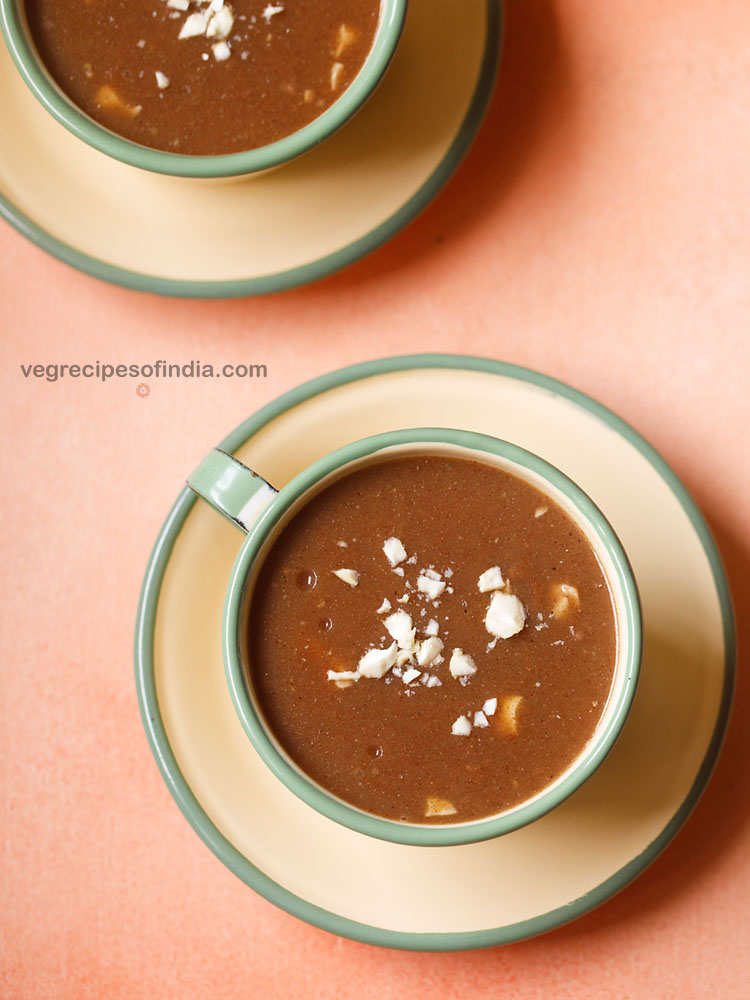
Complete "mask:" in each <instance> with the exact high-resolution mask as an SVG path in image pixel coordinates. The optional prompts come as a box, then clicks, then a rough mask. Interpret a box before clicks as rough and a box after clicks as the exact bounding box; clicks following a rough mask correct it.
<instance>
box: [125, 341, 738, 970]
mask: <svg viewBox="0 0 750 1000" xmlns="http://www.w3.org/2000/svg"><path fill="white" fill-rule="evenodd" d="M420 368H442V369H457V370H465V371H479V372H486V373H489V374H494V375H500V376H505V377H507V378H514V379H518V380H520V381H524V382H529V383H531V384H532V385H535V386H538V387H539V388H541V389H544V390H545V391H548V392H551V393H554V394H556V395H558V396H562V397H563V398H565V399H567V400H570V401H571V402H573V403H575V404H576V405H577V406H579V407H581V408H582V409H584V410H587V411H588V412H589V413H591V414H592V415H593V416H594V417H596V418H597V419H598V420H600V421H602V422H603V423H604V424H606V425H607V426H608V427H611V428H612V429H613V430H614V431H616V432H617V433H618V434H620V435H621V436H622V437H624V438H625V439H626V440H627V441H628V443H629V444H631V445H632V446H633V447H634V448H636V450H637V451H638V452H640V454H641V455H642V456H643V457H644V458H645V459H646V460H647V461H648V462H649V463H650V464H651V465H652V466H653V468H654V469H655V470H656V472H657V473H658V474H659V475H660V476H661V478H662V479H663V480H664V482H665V483H666V484H667V486H668V487H669V488H670V489H671V491H672V493H673V494H674V495H675V497H676V498H677V500H678V501H679V503H680V505H681V506H682V508H683V510H684V511H685V514H686V515H687V517H688V519H689V520H690V523H691V524H692V526H693V529H694V530H695V532H696V534H697V536H698V538H699V540H700V542H701V544H702V546H703V549H704V551H705V553H706V557H707V559H708V561H709V564H710V567H711V572H712V574H713V579H714V584H715V586H716V592H717V596H718V599H719V603H720V606H721V617H722V630H723V639H724V663H725V672H724V684H723V688H722V695H721V702H720V705H719V711H718V714H717V719H716V724H715V727H714V731H713V735H712V737H711V741H710V743H709V746H708V749H707V751H706V755H705V757H704V759H703V762H702V764H701V767H700V769H699V771H698V774H697V775H696V778H695V781H694V782H693V784H692V786H691V789H690V792H689V793H688V795H687V796H686V798H685V800H684V802H683V803H682V805H681V807H680V808H679V809H678V810H677V812H676V813H675V814H674V816H673V817H672V819H671V820H670V822H669V823H668V824H667V825H666V826H665V828H664V829H663V830H662V832H661V833H660V834H659V836H658V837H656V838H655V839H654V840H653V841H652V843H651V844H650V845H649V846H648V847H647V848H646V849H645V850H644V851H642V852H641V853H640V854H639V855H637V856H636V857H635V858H633V859H632V861H630V862H629V863H628V864H627V865H625V866H624V867H623V868H621V869H620V870H619V871H617V872H616V873H615V874H614V875H612V876H610V877H609V878H608V879H606V880H605V881H604V882H602V883H601V884H600V885H598V886H597V887H596V888H595V889H592V890H591V891H590V892H587V893H586V894H585V895H584V896H581V897H580V898H579V899H576V900H573V901H572V902H570V903H569V904H567V905H565V906H562V907H559V908H557V909H554V910H551V911H549V912H548V913H545V914H542V915H540V916H538V917H534V918H532V919H530V920H524V921H520V922H518V923H514V924H506V925H504V926H502V927H495V928H487V929H484V930H481V931H462V932H455V933H450V932H449V933H434V934H433V933H427V934H419V933H406V932H400V931H392V930H388V929H386V928H382V927H375V926H371V925H369V924H364V923H360V922H358V921H354V920H349V919H347V918H346V917H341V916H339V915H337V914H335V913H332V912H330V911H329V910H325V909H323V908H322V907H319V906H315V905H313V904H312V903H309V902H307V901H306V900H304V899H301V898H300V897H299V896H297V895H295V894H294V893H292V892H289V891H288V890H287V889H284V888H283V887H282V886H280V885H279V884H278V883H276V882H274V880H273V879H271V878H269V877H268V876H267V875H266V874H265V873H264V872H262V871H261V870H260V869H259V868H257V867H256V866H255V865H253V864H252V863H251V862H250V861H249V860H248V859H247V858H246V857H245V856H244V855H243V854H241V853H240V852H239V851H238V850H237V849H236V848H235V847H234V846H233V845H232V844H231V843H230V842H229V841H228V840H227V838H226V837H224V835H223V834H222V833H221V832H220V830H219V829H218V828H217V827H216V825H215V824H214V823H213V822H212V821H211V819H210V818H209V816H208V815H207V814H206V812H205V810H204V809H203V808H202V806H201V805H200V803H199V802H198V800H197V799H196V797H195V795H194V794H193V792H192V791H191V789H190V787H189V785H188V784H187V782H186V781H185V778H184V777H183V775H182V772H181V771H180V768H179V766H178V764H177V761H176V759H175V756H174V754H173V752H172V749H171V747H170V744H169V740H168V737H167V734H166V731H165V728H164V723H163V720H162V718H161V714H160V710H159V703H158V700H157V697H156V682H155V673H154V628H155V622H156V610H157V604H158V600H159V593H160V590H161V585H162V580H163V577H164V573H165V570H166V568H167V565H168V563H169V559H170V555H171V552H172V547H173V545H174V543H175V541H176V539H177V537H178V535H179V533H180V530H181V528H182V526H183V524H184V523H185V519H186V518H187V515H188V514H189V512H190V510H191V509H192V506H193V504H194V503H196V502H197V497H196V496H195V494H194V493H193V492H192V491H191V490H190V489H188V488H187V487H185V489H183V490H182V492H181V493H180V495H179V497H178V498H177V501H176V503H175V504H174V506H173V508H172V510H171V511H170V513H169V515H168V517H167V519H166V521H165V522H164V525H163V526H162V529H161V531H160V533H159V536H158V538H157V540H156V543H155V545H154V549H153V551H152V553H151V558H150V560H149V563H148V567H147V570H146V575H145V578H144V581H143V587H142V591H141V598H140V603H139V607H138V615H137V620H136V633H135V680H136V688H137V695H138V702H139V706H140V710H141V718H142V721H143V725H144V728H145V730H146V734H147V736H148V740H149V743H150V746H151V750H152V752H153V754H154V758H155V760H156V763H157V765H158V767H159V770H160V772H161V774H162V777H163V778H164V781H165V782H166V784H167V787H168V788H169V791H170V792H171V794H172V796H173V798H174V799H175V801H176V802H177V804H178V806H179V807H180V809H181V811H182V813H183V815H184V816H185V818H186V819H187V820H188V822H189V823H190V825H191V826H192V827H193V829H194V830H195V831H196V833H197V834H198V835H199V836H200V837H201V839H202V840H203V841H204V843H205V844H206V845H207V846H208V847H209V848H210V849H211V850H212V851H213V853H214V854H215V855H216V856H217V857H218V858H219V859H220V860H221V861H222V862H223V863H224V864H225V865H226V866H227V868H229V869H230V871H232V872H234V874H235V875H237V876H238V877H239V878H240V879H242V881H243V882H245V883H246V884H247V885H249V886H250V887H251V888H253V889H254V890H255V891H256V892H258V893H259V894H260V895H261V896H264V897H265V898H266V899H268V900H269V901H270V902H272V903H274V904H275V905H276V906H278V907H280V908H281V909H283V910H286V911H287V912H288V913H291V914H293V915H294V916H296V917H299V918H300V919H301V920H304V921H306V922H307V923H309V924H313V925H315V926H317V927H321V928H323V929H324V930H328V931H331V932H332V933H334V934H338V935H340V936H342V937H348V938H352V939H353V940H356V941H363V942H366V943H368V944H375V945H381V946H383V947H388V948H401V949H406V950H412V951H463V950H467V949H471V948H488V947H492V946H496V945H501V944H509V943H511V942H514V941H520V940H522V939H524V938H528V937H533V936H534V935H536V934H541V933H543V932H545V931H549V930H552V929H553V928H555V927H559V926H561V925H562V924H565V923H568V922H569V921H571V920H573V919H575V918H576V917H580V916H583V914H585V913H588V912H589V911H590V910H593V909H594V908H595V907H597V906H599V905H600V904H601V903H604V902H605V901H606V900H608V899H610V898H611V897H612V896H614V895H615V894H616V893H617V892H619V891H620V890H621V889H624V888H625V886H627V885H628V884H629V883H630V882H632V881H633V879H634V878H636V876H638V875H639V874H641V872H643V871H644V870H645V869H646V868H647V867H648V866H649V865H650V864H651V863H652V862H653V861H654V860H655V859H656V858H657V857H658V855H659V854H660V853H661V852H662V851H663V850H664V848H665V847H666V846H667V845H668V844H669V842H670V841H671V840H672V839H673V837H674V836H675V835H676V834H677V832H678V830H679V829H680V828H681V827H682V825H683V824H684V823H685V821H686V820H687V818H688V816H689V815H690V813H691V812H692V810H693V809H694V808H695V805H696V803H697V802H698V800H699V798H700V797H701V794H702V793H703V791H704V789H705V787H706V785H707V783H708V780H709V778H710V777H711V774H712V772H713V770H714V767H715V765H716V761H717V759H718V756H719V752H720V750H721V746H722V743H723V741H724V735H725V732H726V728H727V724H728V721H729V715H730V711H731V706H732V696H733V692H734V683H735V673H736V636H735V625H734V612H733V608H732V600H731V596H730V591H729V586H728V583H727V579H726V575H725V573H724V568H723V566H722V562H721V557H720V555H719V552H718V550H717V548H716V543H715V542H714V540H713V537H712V535H711V532H710V530H709V528H708V525H707V524H706V522H705V520H704V519H703V516H702V515H701V513H700V511H699V509H698V507H697V506H696V504H695V502H694V500H693V499H692V497H691V496H690V494H689V493H688V491H687V490H686V489H685V487H684V486H683V484H682V483H681V482H680V480H679V479H678V477H677V476H676V475H675V473H674V472H673V471H672V469H671V468H670V467H669V465H667V463H666V462H665V461H664V459H663V458H662V457H661V456H660V455H659V454H658V452H656V451H655V450H654V449H653V448H652V447H651V445H650V444H648V442H647V441H646V440H645V439H644V438H643V437H641V435H640V434H638V433H637V432H636V431H635V430H634V429H633V428H632V427H630V426H629V424H627V423H625V421H624V420H622V419H621V418H620V417H618V416H616V415H615V414H614V413H613V412H612V411H611V410H608V409H607V408H606V407H605V406H602V404H601V403H597V402H596V401H595V400H593V399H592V398H591V397H590V396H586V395H585V394H584V393H582V392H579V391H578V390H576V389H573V388H571V387H570V386H567V385H565V384H564V383H563V382H558V381H557V380H556V379H553V378H550V377H549V376H547V375H542V374H541V373H539V372H535V371H531V370H530V369H527V368H521V367H518V366H517V365H512V364H508V363H506V362H501V361H492V360H490V359H487V358H475V357H469V356H462V355H450V354H421V355H407V356H403V357H394V358H384V359H380V360H377V361H369V362H364V363H362V364H357V365H352V366H351V367H348V368H342V369H339V370H338V371H335V372H331V373H330V374H327V375H323V376H321V377H319V378H316V379H313V380H312V381H310V382H306V383H304V384H303V385H301V386H298V387H297V388H296V389H292V390H291V391H290V392H287V393H284V395H282V396H280V397H279V398H278V399H276V400H274V401H273V402H271V403H269V404H268V405H267V406H264V407H262V408H261V409H260V410H259V411H258V412H257V413H255V414H254V415H253V416H251V417H249V418H248V419H247V420H245V421H244V422H243V423H241V424H240V425H239V426H238V427H237V428H236V429H235V430H234V431H232V433H231V434H229V435H228V436H227V437H226V438H225V439H224V440H223V441H222V442H221V444H220V446H219V447H221V448H222V449H223V450H224V451H227V452H230V453H231V452H234V451H236V450H237V449H238V448H240V447H241V446H242V445H243V444H244V443H245V442H246V441H247V440H248V438H250V437H252V436H253V435H254V434H256V433H257V432H258V431H259V430H260V429H261V428H263V427H264V426H265V425H266V424H268V423H269V422H270V421H271V420H273V419H274V418H275V417H277V416H279V415H280V414H282V413H284V412H286V411H287V410H289V409H291V408H292V407H294V406H297V405H298V404H300V403H302V402H304V401H305V400H307V399H310V398H311V397H313V396H316V395H318V394H320V393H323V392H327V391H328V390H330V389H334V388H336V387H337V386H340V385H344V384H346V383H349V382H354V381H357V380H358V379H364V378H369V377H371V376H374V375H383V374H386V373H391V372H401V371H410V370H413V369H420Z"/></svg>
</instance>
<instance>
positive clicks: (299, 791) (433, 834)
mask: <svg viewBox="0 0 750 1000" xmlns="http://www.w3.org/2000/svg"><path fill="white" fill-rule="evenodd" d="M405 455H444V456H448V457H454V458H466V459H473V460H474V461H479V462H482V463H484V464H485V465H491V466H495V467H499V468H501V469H504V470H506V471H508V472H510V473H512V474H514V475H516V476H517V477H518V478H520V479H522V480H524V481H526V482H528V483H530V484H531V485H533V486H535V487H536V488H537V489H539V490H540V491H541V492H542V493H545V494H547V495H548V496H550V497H551V498H552V499H553V500H555V501H556V502H557V503H558V504H559V505H560V506H561V507H562V508H563V510H565V512H566V513H567V514H568V515H569V516H570V517H571V518H572V519H573V521H575V523H576V524H577V525H578V526H579V527H580V528H581V530H582V531H583V532H584V534H585V536H586V538H587V539H588V541H589V543H590V545H591V546H592V548H593V550H594V552H595V553H596V556H597V558H598V560H599V562H600V564H601V566H602V568H603V570H604V573H605V576H606V578H607V580H608V583H609V587H610V591H611V594H612V598H613V604H614V608H615V617H616V627H617V657H616V663H615V671H614V679H613V683H612V687H611V690H610V694H609V697H608V700H607V704H606V706H605V708H604V710H603V712H602V716H601V718H600V720H599V723H598V725H597V728H596V730H595V731H594V734H593V736H592V737H591V739H590V740H589V741H588V743H587V744H586V746H585V747H584V749H583V751H582V752H581V753H580V754H579V755H578V757H577V758H576V759H575V760H574V761H573V762H572V763H571V764H570V765H569V767H568V768H567V769H566V770H565V771H564V772H563V773H562V774H561V775H560V776H559V777H558V778H557V779H556V780H555V781H554V782H552V783H551V784H550V785H548V786H547V787H546V788H544V789H542V790H541V791H540V792H538V793H537V794H536V795H534V796H532V797H531V798H530V799H528V800H526V801H525V802H522V803H520V804H519V805H517V806H514V807H513V808H511V809H506V810H503V811H502V812H499V813H495V814H493V815H490V816H487V817H484V818H482V819H478V820H472V821H469V822H446V823H442V824H440V825H432V824H429V825H428V824H420V823H406V822H401V821H396V820H389V819H384V818H382V817H380V816H375V815H373V814H371V813H368V812H365V811H363V810H362V809H359V808H357V807H355V806H352V805H350V804H349V803H347V802H345V801H343V800H342V799H340V798H338V797H337V796H335V795H333V794H332V793H330V792H328V791H327V790H326V789H325V788H323V787H322V786H320V785H319V784H317V783H316V782H315V781H313V780H312V779H311V778H310V777H309V776H308V775H307V774H306V773H305V772H304V771H302V770H301V769H300V768H299V767H298V766H297V764H295V762H294V761H293V760H292V759H291V758H290V757H289V756H288V754H287V753H286V751H285V750H284V749H283V748H282V747H281V745H280V744H279V742H278V741H277V740H276V738H275V736H274V735H273V733H272V732H271V730H270V729H269V727H268V726H267V724H266V722H265V720H264V718H263V714H262V711H261V709H260V708H259V706H258V703H257V700H256V698H255V694H254V691H253V684H252V670H251V666H250V664H249V660H248V655H247V639H246V635H247V622H248V617H249V609H250V604H251V601H252V593H253V587H254V585H255V581H256V579H257V576H258V572H259V570H260V567H261V566H262V564H263V561H264V558H265V556H266V554H267V552H268V551H269V549H270V548H271V546H272V545H273V543H274V542H275V540H276V538H277V537H278V536H279V534H280V533H281V532H282V531H283V530H284V527H285V525H286V524H287V523H288V522H289V521H290V520H291V519H292V518H293V517H294V515H295V514H296V513H297V512H298V511H299V510H300V509H301V507H302V506H304V504H305V503H307V502H308V501H309V500H310V499H311V498H312V497H313V496H315V495H316V494H317V493H318V492H319V491H320V490H322V489H324V488H325V487H327V486H329V485H330V484H331V483H333V482H334V481H335V480H337V479H339V478H342V477H344V476H346V475H348V474H349V473H351V472H354V471H355V470H356V469H358V468H361V467H362V466H364V465H368V464H371V463H373V462H380V461H383V460H386V459H388V458H395V457H403V456H405ZM188 485H189V486H190V487H191V489H193V490H194V491H195V492H196V493H197V494H198V495H199V496H200V497H202V498H203V499H204V500H205V501H206V502H208V503H209V504H211V506H213V507H214V508H215V509H216V510H217V511H218V512H219V513H221V514H222V515H223V516H224V517H226V518H227V519H228V520H230V521H231V522H232V523H233V524H235V525H237V526H238V527H239V528H241V529H242V530H243V531H245V532H246V533H247V537H246V538H245V541H244V543H243V544H242V547H241V548H240V551H239V553H238V555H237V558H236V560H235V563H234V567H233V569H232V574H231V577H230V581H229V587H228V590H227V595H226V601H225V605H224V622H223V651H224V666H225V671H226V677H227V682H228V684H229V690H230V694H231V697H232V701H233V704H234V707H235V710H236V711H237V714H238V716H239V719H240V721H241V723H242V725H243V727H244V729H245V732H246V733H247V735H248V736H249V738H250V740H251V741H252V743H253V745H254V747H255V749H256V750H257V752H258V753H259V755H260V757H261V759H262V760H263V761H264V763H265V764H266V765H267V766H268V767H269V768H270V769H271V771H272V772H273V773H274V774H275V775H276V777H278V778H279V779H280V780H281V781H282V782H283V783H284V785H286V787H287V788H289V789H290V790H291V791H292V792H294V793H295V794H296V795H297V796H299V798H301V799H302V800H303V801H304V802H306V803H307V804H308V805H310V806H312V807H313V808H314V809H316V810H318V811H319V812H321V813H323V814H324V815H325V816H328V817H329V818H330V819H332V820H334V821H336V822H338V823H341V824H343V825H344V826H347V827H350V828H351V829H353V830H356V831H358V832H359V833H364V834H367V835H369V836H373V837H378V838H380V839H382V840H389V841H394V842H397V843H403V844H414V845H418V846H449V845H456V844H466V843H472V842H475V841H480V840H487V839H490V838H492V837H497V836H500V835H502V834H505V833H509V832H511V831H512V830H516V829H518V828H519V827H522V826H525V825H526V824H528V823H531V822H533V821H534V820H536V819H538V818H539V817H541V816H543V815H544V814H545V813H547V812H549V811H550V810H551V809H553V808H554V807H555V806H557V805H559V804H560V803H561V802H562V801H564V800H565V799H566V798H568V796H569V795H571V794H572V793H573V792H574V791H576V789H577V788H579V787H580V786H581V784H582V783H583V782H584V781H585V780H586V779H587V778H588V777H590V775H591V774H593V772H594V771H595V770H596V769H597V767H599V765H600V764H601V763H602V761H603V760H604V758H605V757H606V756H607V754H608V753H609V751H610V750H611V748H612V746H613V745H614V743H615V740H616V739H617V737H618V735H619V733H620V731H621V729H622V726H623V724H624V722H625V719H626V718H627V715H628V712H629V709H630V706H631V704H632V701H633V697H634V694H635V689H636V685H637V681H638V674H639V668H640V661H641V651H642V627H641V611H640V603H639V599H638V590H637V587H636V583H635V579H634V577H633V572H632V569H631V567H630V563H629V561H628V558H627V556H626V554H625V551H624V549H623V547H622V545H621V543H620V541H619V539H618V538H617V535H616V534H615V532H614V530H613V529H612V527H611V525H610V524H609V522H608V521H607V520H606V518H605V517H604V515H603V514H602V512H601V511H600V510H599V508H598V507H597V506H596V505H595V504H594V502H593V501H592V500H591V499H590V498H589V497H588V496H587V495H586V494H585V493H584V492H583V491H582V490H581V489H580V487H578V486H577V485H576V484H575V483H574V482H573V481H572V480H571V479H569V478H568V477H567V476H566V475H564V473H562V472H560V470H559V469H556V468H555V467H554V466H552V465H550V464H549V463H548V462H546V461H544V459H542V458H539V457H538V456H537V455H534V454H532V453H531V452H529V451H526V450H525V449H523V448H519V447H518V446H517V445H514V444H512V443H510V442H508V441H502V440H499V439H497V438H493V437H489V436H487V435H484V434H476V433H473V432H470V431H459V430H451V429H446V428H419V429H413V430H401V431H391V432H389V433H386V434H378V435H375V436H374V437H369V438H364V439H363V440H361V441H356V442H354V443H353V444H350V445H346V446H345V447H343V448H339V449H338V450H337V451H334V452H332V453H331V454H330V455H326V456H325V457H323V458H321V459H319V460H318V461H317V462H315V463H314V464H313V465H311V466H310V467H309V468H307V469H305V470H304V471H303V472H301V473H300V474H299V475H298V476H296V477H295V478H294V479H292V480H291V481H290V482H289V483H288V484H287V485H286V486H285V487H284V488H283V489H282V490H280V491H279V490H276V489H275V488H274V487H273V486H271V485H270V484H269V483H267V482H266V481H265V480H264V479H263V478H262V477H261V476H259V475H258V474H257V473H256V472H253V471H251V470H250V469H248V468H247V467H246V466H245V465H243V464H242V463H241V462H240V461H238V460H237V459H236V458H234V457H233V456H232V455H229V454H227V453H226V452H223V451H221V450H219V449H214V450H213V451H212V452H210V453H209V454H208V455H207V456H206V458H205V459H204V460H203V461H202V462H201V464H200V465H199V466H198V468H197V469H196V470H195V471H194V472H193V474H192V475H191V476H190V477H189V479H188Z"/></svg>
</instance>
